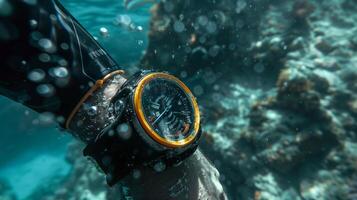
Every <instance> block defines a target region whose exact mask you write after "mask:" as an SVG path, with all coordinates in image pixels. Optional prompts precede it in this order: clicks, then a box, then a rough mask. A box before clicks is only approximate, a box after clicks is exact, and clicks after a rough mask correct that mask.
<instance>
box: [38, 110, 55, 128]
mask: <svg viewBox="0 0 357 200" xmlns="http://www.w3.org/2000/svg"><path fill="white" fill-rule="evenodd" d="M38 119H39V121H40V123H41V124H42V125H51V124H54V123H55V115H54V114H53V113H51V112H44V113H41V114H40V115H39V117H38Z"/></svg>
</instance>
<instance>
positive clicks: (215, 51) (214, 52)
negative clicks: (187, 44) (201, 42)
mask: <svg viewBox="0 0 357 200" xmlns="http://www.w3.org/2000/svg"><path fill="white" fill-rule="evenodd" d="M219 49H220V48H219V46H218V45H214V46H212V47H211V48H210V49H209V50H208V54H209V55H210V56H212V57H216V56H217V55H218V53H219Z"/></svg>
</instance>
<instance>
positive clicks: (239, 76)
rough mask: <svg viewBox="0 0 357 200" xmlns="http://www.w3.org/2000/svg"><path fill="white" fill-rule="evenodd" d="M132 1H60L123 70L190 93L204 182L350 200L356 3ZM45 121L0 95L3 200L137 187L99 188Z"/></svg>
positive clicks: (268, 194) (249, 192)
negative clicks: (157, 73) (180, 85)
mask: <svg viewBox="0 0 357 200" xmlns="http://www.w3.org/2000/svg"><path fill="white" fill-rule="evenodd" d="M5 1H6V0H0V6H3V5H4V4H3V3H4V2H5ZM26 1H29V2H30V1H34V0H26ZM133 1H134V2H137V3H139V4H140V6H139V7H136V9H133V10H127V9H126V8H124V6H123V1H122V0H81V1H78V0H77V1H75V0H61V2H62V3H63V4H64V6H65V7H66V8H67V9H68V10H69V11H70V12H71V13H72V14H73V15H74V17H75V18H77V19H78V21H79V22H80V23H81V24H82V25H83V26H84V27H85V28H86V29H87V30H88V31H89V32H90V33H91V34H92V35H93V36H94V37H95V38H96V39H97V40H98V42H99V43H100V44H101V45H102V46H103V47H104V48H105V49H106V50H107V51H108V52H109V53H110V55H111V56H112V57H113V58H114V59H115V60H116V61H117V63H118V64H119V65H120V66H122V68H123V69H125V70H127V71H129V73H130V71H135V70H137V69H138V66H139V63H140V64H141V66H144V67H148V68H149V67H150V68H151V67H156V69H158V70H162V71H168V72H170V73H172V74H174V75H176V76H177V77H179V78H181V79H182V80H183V81H184V82H185V83H187V84H188V85H189V87H190V88H191V89H192V92H193V93H194V95H195V96H196V97H197V99H198V102H199V105H200V112H201V116H202V126H201V127H202V130H203V133H204V137H202V142H201V144H200V150H201V151H202V152H203V153H204V155H205V156H206V157H207V158H208V159H209V160H210V161H211V162H212V164H213V165H214V167H216V168H217V170H218V171H219V173H220V176H219V177H220V180H219V181H218V180H209V181H207V182H205V183H204V184H206V185H208V186H212V187H213V186H214V187H217V188H221V187H220V184H219V182H220V183H221V184H222V188H223V189H224V191H225V193H226V195H227V196H228V197H229V199H232V200H236V199H237V200H253V199H254V200H263V199H264V200H290V199H291V200H356V199H357V93H356V91H357V14H356V13H357V1H356V0H332V1H321V0H296V1H286V0H267V1H258V0H202V1H201V0H175V1H174V0H172V1H171V0H161V1H155V0H133ZM148 2H151V3H148ZM153 2H156V3H158V2H160V3H158V4H156V5H155V7H152V5H153ZM1 9H2V7H0V14H2V13H1V11H2V12H4V10H5V11H7V10H6V9H2V10H1ZM150 10H151V11H150ZM0 17H1V16H0ZM151 18H152V19H151ZM118 20H119V21H120V22H121V25H119V24H120V23H118ZM150 20H151V21H150ZM150 22H151V23H150ZM131 23H132V24H135V26H134V28H133V27H131V26H127V25H125V24H131ZM149 24H150V30H151V32H150V33H151V34H150V35H148V31H149ZM0 25H1V24H0ZM0 28H1V26H0ZM101 30H102V31H101ZM103 30H104V31H103ZM106 30H107V31H108V33H105V32H106ZM145 51H146V52H145ZM48 120H49V118H48V116H46V115H38V114H36V113H34V112H32V111H30V110H28V109H26V108H24V107H23V106H21V105H19V104H16V103H14V102H12V101H9V100H7V99H5V98H0V200H3V199H2V198H3V196H2V195H4V196H7V193H8V192H10V193H14V195H15V196H16V198H10V200H14V199H19V200H25V199H28V200H42V199H44V200H48V199H56V200H57V199H59V200H62V199H64V200H66V199H74V200H77V199H80V200H84V199H85V200H88V199H90V200H92V199H94V200H97V199H99V200H103V199H106V200H112V199H114V200H118V199H117V198H118V196H121V195H124V194H125V193H127V192H128V191H130V189H133V188H134V189H138V188H135V187H136V185H134V187H132V188H127V186H124V185H119V187H118V188H120V189H122V190H123V191H119V190H117V191H115V192H114V191H113V190H111V189H110V188H109V187H107V185H106V184H105V181H104V176H103V175H102V174H99V173H98V170H97V169H96V168H95V165H92V163H90V162H86V159H85V158H84V157H83V156H80V152H79V151H76V150H78V149H79V148H80V147H79V146H73V145H71V144H73V142H74V139H73V138H72V137H71V136H70V135H69V134H66V133H64V132H60V131H59V130H57V129H56V128H55V127H54V125H53V124H51V123H50V122H49V121H48ZM73 147H74V148H73ZM67 148H70V150H69V151H68V150H67ZM73 162H74V163H73ZM181 166H182V165H181ZM206 166H209V164H207V165H206ZM202 168H204V167H202ZM192 171H193V170H192ZM192 171H190V172H192ZM213 171H214V170H212V169H210V170H207V173H209V174H210V175H209V176H204V175H203V176H204V177H209V178H212V177H211V175H212V174H211V173H212V172H213ZM193 172H197V171H193ZM185 173H186V172H185ZM214 174H215V173H214ZM133 176H136V177H137V178H140V171H136V173H133ZM217 176H218V175H217ZM183 177H184V176H183ZM134 178H135V177H134ZM139 180H140V179H139ZM141 180H143V179H141ZM145 180H149V181H151V179H145ZM182 180H184V181H186V180H187V179H186V178H183V179H182ZM155 181H156V179H155ZM178 181H179V182H181V179H179V180H178ZM6 184H7V186H6ZM4 185H5V186H4ZM158 185H159V184H158ZM167 185H168V184H167ZM120 186H122V187H120ZM165 186H166V185H165ZM189 186H190V185H189ZM140 189H144V190H145V189H152V188H151V185H150V186H149V187H147V186H146V187H140V188H139V190H140ZM174 189H175V188H174ZM33 193H34V194H33ZM140 194H142V193H139V196H140ZM125 195H126V194H125ZM143 195H144V196H145V195H146V194H145V193H143ZM104 196H106V197H104ZM42 197H43V198H42ZM6 200H8V199H6ZM158 200H160V199H158ZM180 200H181V199H180ZM195 200H196V199H195ZM205 200H206V199H205ZM209 200H211V199H209Z"/></svg>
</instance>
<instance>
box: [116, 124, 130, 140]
mask: <svg viewBox="0 0 357 200" xmlns="http://www.w3.org/2000/svg"><path fill="white" fill-rule="evenodd" d="M116 131H117V133H118V136H119V137H120V138H121V139H123V140H128V139H130V137H131V128H130V126H129V125H128V124H126V123H123V124H119V125H118V126H117V128H116Z"/></svg>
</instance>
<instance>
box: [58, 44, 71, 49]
mask: <svg viewBox="0 0 357 200" xmlns="http://www.w3.org/2000/svg"><path fill="white" fill-rule="evenodd" d="M60 46H61V48H62V49H63V50H68V49H69V46H68V44H67V43H62V44H61V45H60Z"/></svg>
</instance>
